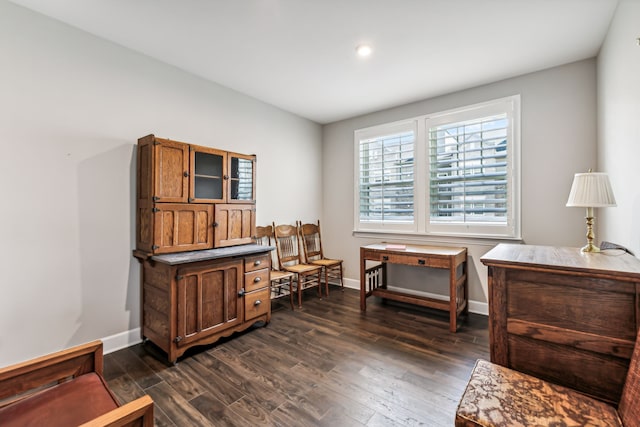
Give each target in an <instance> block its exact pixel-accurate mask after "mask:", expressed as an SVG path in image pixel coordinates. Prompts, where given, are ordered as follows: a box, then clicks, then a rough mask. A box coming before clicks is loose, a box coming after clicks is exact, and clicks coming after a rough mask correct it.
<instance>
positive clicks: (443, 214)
mask: <svg viewBox="0 0 640 427" xmlns="http://www.w3.org/2000/svg"><path fill="white" fill-rule="evenodd" d="M508 125H509V123H508V118H507V115H506V114H505V113H503V114H499V115H495V116H490V117H483V118H479V119H473V120H467V121H462V122H456V123H448V124H444V125H439V126H435V127H433V128H431V129H429V164H430V180H429V181H430V185H429V200H430V217H431V221H432V222H438V221H440V222H443V221H444V222H452V221H455V222H492V223H503V224H504V223H506V221H507V196H508V193H507V185H508V183H507V174H508V173H507V158H508V157H507V154H508V152H507V151H508V149H509V147H508V144H507V130H508Z"/></svg>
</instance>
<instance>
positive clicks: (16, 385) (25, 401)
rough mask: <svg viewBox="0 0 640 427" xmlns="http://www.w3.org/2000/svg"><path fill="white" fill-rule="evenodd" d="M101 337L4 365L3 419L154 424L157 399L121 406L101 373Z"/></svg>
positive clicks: (12, 422) (8, 422)
mask: <svg viewBox="0 0 640 427" xmlns="http://www.w3.org/2000/svg"><path fill="white" fill-rule="evenodd" d="M102 362H103V358H102V342H100V341H95V342H92V343H88V344H84V345H81V346H77V347H74V348H71V349H68V350H63V351H60V352H57V353H53V354H50V355H47V356H44V357H40V358H38V359H34V360H31V361H28V362H24V363H20V364H17V365H13V366H9V367H7V368H3V369H0V425H1V426H3V427H13V426H16V427H18V426H20V427H25V426H47V427H54V426H78V425H81V424H85V423H87V424H86V425H91V426H107V425H108V426H142V427H151V426H153V401H152V400H151V398H150V397H149V396H143V397H141V398H139V399H136V400H135V401H133V402H130V403H128V404H126V405H123V406H120V405H119V404H118V401H117V399H116V397H115V396H114V395H113V394H112V393H111V391H110V390H109V387H108V386H107V383H106V381H105V380H104V378H103V376H102Z"/></svg>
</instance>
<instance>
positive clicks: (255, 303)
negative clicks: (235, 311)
mask: <svg viewBox="0 0 640 427" xmlns="http://www.w3.org/2000/svg"><path fill="white" fill-rule="evenodd" d="M260 304H262V301H260V300H259V299H257V300H256V302H254V303H253V305H260Z"/></svg>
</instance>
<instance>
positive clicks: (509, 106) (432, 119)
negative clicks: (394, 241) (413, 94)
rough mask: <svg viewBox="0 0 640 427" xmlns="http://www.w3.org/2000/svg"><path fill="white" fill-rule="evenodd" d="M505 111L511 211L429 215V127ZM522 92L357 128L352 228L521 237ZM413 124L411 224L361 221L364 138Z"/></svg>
mask: <svg viewBox="0 0 640 427" xmlns="http://www.w3.org/2000/svg"><path fill="white" fill-rule="evenodd" d="M500 113H506V114H507V118H508V131H507V132H508V137H507V217H506V224H495V223H490V222H451V223H446V222H443V221H438V223H434V222H432V221H431V212H430V182H429V177H430V172H431V171H430V159H429V146H430V142H429V129H430V127H433V126H435V125H440V124H445V123H456V122H460V121H465V120H472V119H479V118H483V117H488V116H492V115H495V114H500ZM520 123H521V116H520V95H519V94H518V95H512V96H507V97H504V98H498V99H493V100H489V101H485V102H481V103H477V104H473V105H467V106H463V107H460V108H454V109H450V110H446V111H441V112H437V113H432V114H425V115H421V116H418V117H413V118H411V119H407V120H402V121H397V122H392V123H387V124H382V125H377V126H372V127H368V128H362V129H357V130H355V131H354V153H355V161H354V166H355V168H354V184H355V185H354V232H355V233H362V234H366V233H367V232H371V233H374V234H375V233H385V232H387V233H394V232H395V233H397V234H404V235H406V234H416V235H424V236H434V237H447V236H451V237H469V238H493V239H516V240H517V239H521V184H520V183H521V154H520V153H521V147H520V145H521V143H520V127H521V125H520ZM407 126H412V127H413V129H414V132H415V133H414V135H415V139H414V188H413V189H414V204H413V208H414V220H413V223H412V224H402V225H400V224H394V223H391V222H389V223H385V222H384V221H382V222H380V223H375V224H372V223H363V222H361V221H360V188H359V183H360V173H361V171H360V163H359V162H360V158H359V156H360V151H359V150H360V141H362V140H364V139H367V138H373V137H382V136H385V135H389V134H393V132H394V130H395V131H396V132H397V131H398V130H401V129H406V127H407Z"/></svg>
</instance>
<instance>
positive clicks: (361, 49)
mask: <svg viewBox="0 0 640 427" xmlns="http://www.w3.org/2000/svg"><path fill="white" fill-rule="evenodd" d="M356 52H357V53H358V56H369V55H371V52H373V50H372V49H371V46H369V45H368V44H361V45H358V46H356Z"/></svg>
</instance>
